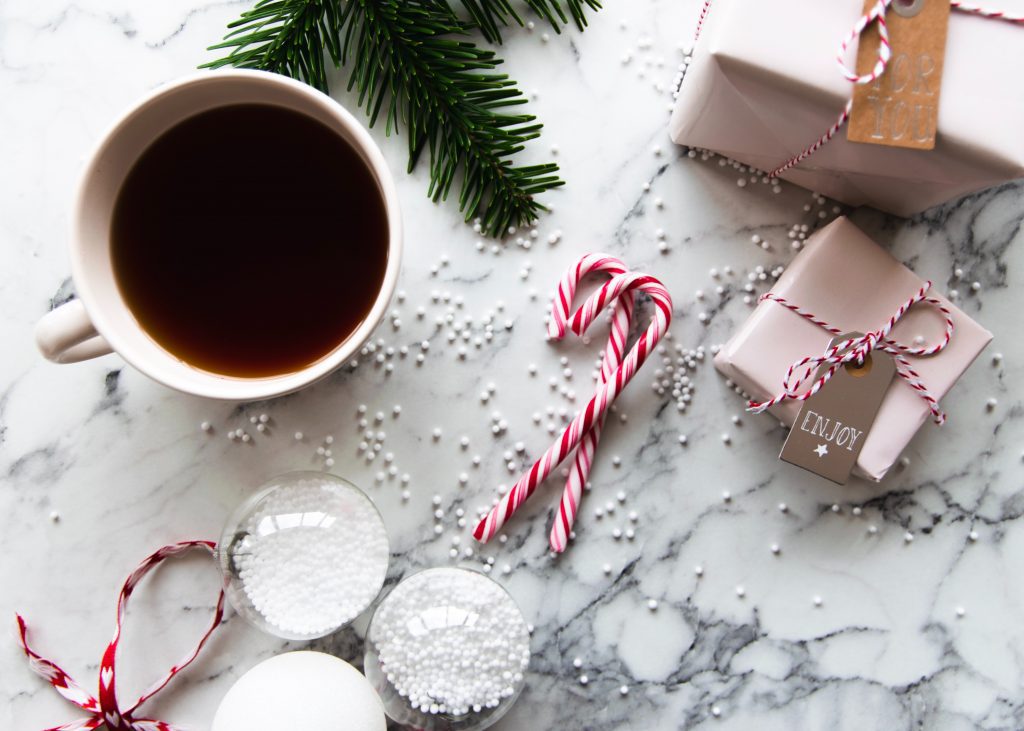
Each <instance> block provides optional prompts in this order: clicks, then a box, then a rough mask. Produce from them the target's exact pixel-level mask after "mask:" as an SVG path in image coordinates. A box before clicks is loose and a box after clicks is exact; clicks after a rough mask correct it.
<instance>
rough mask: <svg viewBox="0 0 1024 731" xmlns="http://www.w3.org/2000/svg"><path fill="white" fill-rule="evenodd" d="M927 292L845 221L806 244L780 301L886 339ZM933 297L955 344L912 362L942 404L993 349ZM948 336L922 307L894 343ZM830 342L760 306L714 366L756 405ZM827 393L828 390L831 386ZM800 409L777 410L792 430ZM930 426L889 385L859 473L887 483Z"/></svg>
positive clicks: (782, 282) (916, 406)
mask: <svg viewBox="0 0 1024 731" xmlns="http://www.w3.org/2000/svg"><path fill="white" fill-rule="evenodd" d="M922 284H923V282H922V280H921V279H919V278H918V277H917V276H916V275H915V274H914V273H913V272H911V271H910V270H909V269H907V268H906V267H905V266H903V265H902V264H901V263H900V262H898V261H896V259H894V258H893V257H892V256H891V255H890V254H889V253H888V252H887V251H885V250H883V249H882V248H880V247H879V246H878V245H877V244H876V243H875V242H874V241H872V240H871V239H870V238H868V237H867V236H866V235H865V234H864V232H862V231H861V230H860V229H859V228H857V227H856V226H854V225H853V224H852V223H850V221H849V220H848V219H846V218H838V219H836V220H835V221H833V222H832V223H831V224H829V225H828V226H826V227H825V228H823V229H822V230H820V231H818V232H817V233H816V234H814V236H812V237H811V238H810V239H808V240H807V243H806V246H805V248H804V250H803V251H802V252H800V254H798V255H797V257H796V258H795V259H794V260H793V263H792V264H790V266H789V268H788V269H787V270H786V272H785V273H784V274H783V275H782V276H781V277H780V278H779V281H778V282H776V284H775V286H774V287H773V288H772V292H773V293H774V294H776V295H778V296H780V297H784V298H785V299H786V300H788V301H789V302H790V303H791V304H793V305H796V306H797V307H800V308H801V309H803V310H805V311H809V312H812V313H814V315H815V316H817V317H818V318H819V319H821V320H824V321H825V322H827V323H829V324H830V325H833V326H835V327H837V328H839V329H841V330H843V331H844V332H845V331H859V332H862V333H867V332H870V331H874V330H877V329H879V328H880V327H881V326H882V325H883V324H884V323H885V322H886V321H887V320H888V319H889V318H890V317H891V316H892V315H893V313H895V312H896V310H897V309H898V308H899V306H900V305H901V304H903V303H904V302H906V301H907V300H908V299H909V298H910V297H911V296H912V295H913V294H914V293H915V292H916V291H917V290H918V289H919V288H920V287H921V286H922ZM929 294H930V295H931V296H933V297H936V298H937V299H939V300H940V301H941V302H942V303H943V305H945V306H946V307H948V308H949V311H950V313H951V317H952V320H953V323H954V331H953V337H952V339H951V340H950V343H949V345H948V346H946V348H945V349H944V350H942V351H941V352H940V353H938V354H937V355H933V356H929V357H919V358H913V357H912V358H910V359H909V360H910V363H911V365H912V366H913V368H914V369H915V370H916V371H917V372H918V374H919V375H920V377H921V381H923V382H924V384H925V385H926V386H927V388H928V390H929V391H930V392H931V394H932V395H933V396H934V397H935V398H937V399H939V400H940V401H941V399H942V397H943V396H945V394H946V393H947V392H948V391H949V389H950V388H952V387H953V384H954V383H956V382H957V379H959V378H960V376H961V375H962V374H963V372H964V371H965V370H967V368H968V366H970V365H971V363H972V362H973V361H974V359H975V358H976V357H977V356H978V354H979V353H980V352H981V351H982V350H983V349H984V348H985V346H986V345H988V343H989V341H991V340H992V333H990V332H989V331H988V330H986V329H985V328H983V327H982V326H981V325H979V324H978V323H976V322H975V321H974V320H972V319H971V318H970V317H968V316H967V315H965V314H964V313H963V312H962V311H961V310H960V309H959V308H957V307H956V306H955V305H953V304H951V303H950V302H949V301H948V300H947V299H946V298H945V297H943V296H942V295H941V294H939V293H937V292H935V291H929ZM944 334H945V319H944V318H943V316H942V314H941V313H940V312H939V311H938V310H937V309H936V308H935V307H932V306H929V305H928V304H927V303H923V302H922V303H920V304H918V305H915V306H914V307H913V308H911V310H910V311H909V312H907V313H906V314H905V315H904V316H903V317H902V319H900V321H899V322H898V323H897V325H896V327H895V328H894V329H893V331H892V333H891V335H890V337H891V339H893V340H895V341H897V342H899V343H903V344H905V345H913V344H914V339H915V338H916V337H918V336H922V337H923V338H924V340H925V343H927V344H929V345H930V344H934V343H938V342H940V341H941V340H942V338H943V336H944ZM831 340H832V335H831V334H830V333H829V332H828V331H826V330H825V329H824V328H822V327H819V326H818V325H815V324H813V323H812V322H810V321H808V320H806V319H804V318H803V317H801V316H800V315H798V314H796V313H794V312H791V311H790V310H788V309H786V308H785V307H783V306H782V305H780V304H779V303H777V302H773V301H770V300H765V301H762V302H761V303H760V304H759V305H758V306H757V308H756V309H755V310H754V312H753V314H752V315H751V316H750V318H749V319H748V320H747V321H746V322H745V323H744V324H743V325H742V326H741V327H740V329H739V331H738V332H736V334H735V335H733V337H732V339H731V340H729V342H728V343H727V344H726V345H725V346H724V347H723V348H722V349H721V350H720V351H719V353H718V355H716V356H715V368H717V369H718V370H719V372H721V373H722V374H723V375H725V376H726V377H727V378H730V379H731V380H732V381H734V382H735V383H736V384H737V385H739V386H740V387H741V388H742V389H743V390H745V391H746V392H747V393H749V394H750V395H751V397H752V398H753V399H755V400H758V401H763V400H767V399H768V398H770V397H772V396H774V395H775V394H777V393H778V392H779V391H781V390H782V379H783V377H784V376H785V374H786V370H787V369H788V368H789V367H790V365H791V364H792V363H793V362H795V361H797V360H799V359H800V358H803V357H805V356H817V355H820V354H821V353H822V352H824V351H825V349H826V348H827V347H828V345H829V342H830V341H831ZM826 388H827V386H826ZM800 406H801V403H800V402H797V401H792V400H791V401H784V402H782V403H781V404H778V405H777V406H775V407H774V408H772V409H771V413H773V414H775V416H776V417H778V418H779V419H780V420H782V421H783V422H785V423H786V424H788V425H792V424H793V421H794V420H795V419H796V416H797V413H798V412H799V411H800ZM929 416H930V413H929V409H928V405H927V403H925V401H924V400H923V399H922V398H921V397H920V396H919V395H918V394H917V393H915V392H914V390H913V389H911V387H910V386H909V385H908V384H907V382H906V381H905V380H903V379H902V378H899V377H896V378H894V379H893V381H892V384H890V386H889V389H888V391H887V392H886V394H885V398H884V400H883V401H882V406H881V409H880V410H879V412H878V416H877V417H876V419H875V423H874V425H873V426H872V428H871V430H870V431H869V432H868V435H867V437H866V438H865V442H864V448H863V451H862V452H861V453H860V456H859V458H858V459H857V464H856V467H855V468H854V473H855V474H857V475H859V476H861V477H866V478H868V479H871V480H874V481H876V482H877V481H879V480H881V479H882V478H883V477H885V473H886V472H888V470H889V468H890V467H891V466H892V465H893V463H894V462H895V461H896V459H897V458H898V457H899V455H900V453H901V452H902V451H903V449H904V448H905V447H906V446H907V443H908V442H910V440H911V438H912V437H913V436H914V434H915V433H916V432H917V430H918V428H920V426H921V424H922V423H924V421H925V419H928V418H929Z"/></svg>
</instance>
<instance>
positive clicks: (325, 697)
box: [211, 651, 387, 731]
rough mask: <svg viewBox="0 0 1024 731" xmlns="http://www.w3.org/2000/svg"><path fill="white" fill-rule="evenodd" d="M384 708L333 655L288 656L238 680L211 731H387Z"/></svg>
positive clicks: (366, 683)
mask: <svg viewBox="0 0 1024 731" xmlns="http://www.w3.org/2000/svg"><path fill="white" fill-rule="evenodd" d="M386 728H387V722H386V721H385V718H384V707H383V705H382V704H381V701H380V698H378V697H377V694H376V693H375V692H374V690H373V687H372V686H371V685H370V683H369V681H368V680H367V679H366V678H364V677H363V675H362V673H360V672H359V671H358V670H356V669H355V668H354V667H352V666H351V665H349V664H348V663H347V662H345V661H344V660H341V659H339V658H337V657H334V656H333V655H326V654H324V653H322V652H306V651H303V652H286V653H285V654H283V655H277V656H275V657H272V658H270V659H269V660H264V661H263V662H261V663H259V664H258V665H256V666H255V667H254V668H252V669H251V670H249V671H248V672H246V673H245V674H244V675H243V676H242V677H241V678H239V679H238V680H237V681H236V682H235V684H234V685H233V686H231V689H230V690H229V691H228V693H227V695H225V696H224V699H223V700H222V701H221V703H220V706H219V707H218V708H217V713H216V714H215V715H214V717H213V725H212V726H211V731H281V730H282V729H296V730H298V729H301V730H302V731H386Z"/></svg>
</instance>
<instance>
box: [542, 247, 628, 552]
mask: <svg viewBox="0 0 1024 731" xmlns="http://www.w3.org/2000/svg"><path fill="white" fill-rule="evenodd" d="M591 272H608V273H611V274H613V275H615V274H624V273H625V272H626V265H625V264H624V263H623V262H622V260H621V259H617V258H615V257H613V256H608V255H607V254H587V255H586V256H584V257H582V258H581V259H580V260H579V261H578V262H577V263H576V265H575V266H573V267H571V268H570V269H569V270H568V271H567V272H566V273H565V276H563V277H562V281H561V282H559V284H558V292H557V293H556V294H555V298H554V301H553V303H552V306H551V318H550V320H549V321H548V337H549V339H552V340H558V339H561V338H562V337H563V336H564V335H565V332H566V323H567V321H568V318H569V308H570V306H571V305H572V299H573V295H575V293H576V287H577V286H579V283H580V280H581V279H583V278H584V277H586V276H587V275H588V274H590V273H591ZM633 297H634V295H633V293H632V292H630V293H628V294H625V295H623V296H622V297H620V298H619V299H617V300H615V304H614V305H613V306H612V323H611V330H610V332H609V334H608V343H607V345H606V346H605V350H604V360H603V362H602V363H601V372H600V376H599V379H598V383H599V384H600V383H605V382H606V381H607V380H608V377H609V376H610V375H611V373H612V372H614V370H615V369H616V368H618V367H619V363H621V362H622V354H623V353H624V352H625V349H626V337H627V336H628V335H629V325H630V322H631V320H632V317H633ZM606 416H607V415H606V414H602V415H601V416H600V417H599V418H598V419H597V421H595V422H594V426H593V427H592V428H591V429H590V431H588V432H587V433H586V434H585V435H584V437H583V441H582V442H580V446H579V448H578V449H577V450H576V459H575V461H574V462H573V466H572V469H571V470H570V471H569V477H568V479H567V480H566V482H565V489H564V490H563V491H562V501H561V504H560V505H559V508H558V513H557V515H556V516H555V522H554V524H553V525H552V526H551V536H550V539H549V540H550V543H551V550H552V551H555V552H556V553H561V552H562V551H564V550H565V548H566V546H567V545H568V541H569V534H570V532H571V531H572V526H573V523H574V522H575V520H576V512H577V510H578V508H579V504H580V500H581V499H582V497H583V486H584V485H586V483H587V477H588V476H589V475H590V468H591V466H592V464H593V459H594V452H595V451H596V450H597V443H598V441H600V439H601V430H602V429H603V427H604V422H605V417H606Z"/></svg>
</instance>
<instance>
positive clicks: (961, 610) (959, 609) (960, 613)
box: [956, 607, 967, 618]
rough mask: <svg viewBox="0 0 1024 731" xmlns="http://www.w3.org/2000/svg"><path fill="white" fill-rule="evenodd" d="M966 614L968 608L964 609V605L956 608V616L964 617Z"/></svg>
mask: <svg viewBox="0 0 1024 731" xmlns="http://www.w3.org/2000/svg"><path fill="white" fill-rule="evenodd" d="M965 614H967V610H966V609H964V608H963V607H957V608H956V616H957V617H960V618H962V617H963V616H964V615H965Z"/></svg>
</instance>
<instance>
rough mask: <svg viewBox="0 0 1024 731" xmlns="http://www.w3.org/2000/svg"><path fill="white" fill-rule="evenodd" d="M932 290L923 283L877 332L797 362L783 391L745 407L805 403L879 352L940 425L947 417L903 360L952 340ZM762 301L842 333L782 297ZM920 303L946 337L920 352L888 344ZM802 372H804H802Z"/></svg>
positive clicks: (950, 324)
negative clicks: (847, 368)
mask: <svg viewBox="0 0 1024 731" xmlns="http://www.w3.org/2000/svg"><path fill="white" fill-rule="evenodd" d="M931 286H932V283H931V282H925V283H924V285H923V286H922V287H921V288H920V289H919V290H918V291H917V292H916V293H915V294H914V296H913V297H911V298H910V299H908V300H907V301H906V302H904V303H903V304H902V305H900V306H899V309H897V310H896V312H894V313H893V315H892V317H890V318H889V319H888V321H887V322H886V323H885V324H884V325H882V327H880V328H879V329H878V330H874V331H872V332H869V333H867V334H866V335H861V336H860V337H855V338H847V339H846V340H843V341H841V342H838V343H835V344H833V345H831V346H830V347H829V348H828V349H827V350H826V351H825V352H824V353H822V354H821V355H819V356H807V357H805V358H801V359H799V360H797V361H796V362H795V363H793V364H792V365H791V366H790V367H789V369H788V370H787V371H786V376H785V378H783V379H782V391H781V392H780V393H779V394H778V395H776V396H774V397H773V398H771V399H769V400H768V401H761V402H757V401H751V402H750V403H749V404H748V407H749V408H748V409H747V410H748V411H751V412H753V413H755V414H760V413H761V412H763V411H766V410H767V409H770V408H771V407H772V406H775V405H776V404H779V403H782V402H783V401H786V400H793V401H806V400H807V399H809V398H810V397H811V396H813V395H814V394H816V393H818V391H820V390H821V389H822V387H823V386H824V385H825V384H826V383H828V381H829V379H830V378H832V376H834V375H835V373H836V371H837V370H839V368H841V367H843V366H844V365H846V364H847V363H853V362H856V363H857V364H858V365H862V364H863V363H864V359H865V358H866V357H867V356H868V354H869V353H870V352H871V351H872V350H880V351H882V352H884V353H888V354H889V355H891V356H892V359H893V360H894V361H895V363H896V374H897V375H898V376H900V377H901V378H902V379H903V380H904V381H906V383H907V384H908V385H909V386H910V387H911V388H912V389H914V390H915V391H916V392H917V394H918V395H919V396H920V397H921V398H922V399H924V400H925V402H926V403H927V404H928V410H929V411H931V413H932V419H934V420H935V423H936V424H942V423H943V422H945V421H946V414H945V413H943V411H942V410H941V409H940V408H939V402H938V401H937V400H936V399H935V397H934V396H932V395H931V393H929V391H928V388H927V386H925V384H924V382H923V381H922V380H921V376H920V375H919V374H918V373H917V371H915V370H914V369H913V367H912V366H911V365H910V362H909V361H908V360H907V358H906V356H914V357H926V356H929V355H935V354H936V353H940V352H942V351H943V350H944V349H945V348H946V346H947V345H949V341H950V338H952V337H953V317H952V315H951V314H950V311H949V308H947V307H946V306H945V305H943V304H942V302H941V300H939V299H938V298H936V297H929V296H928V290H929V289H930V288H931ZM761 300H771V301H773V302H778V303H779V304H780V305H782V306H783V307H785V308H786V309H788V310H790V311H792V312H795V313H796V314H798V315H800V316H801V317H803V318H804V319H806V320H809V321H810V322H813V323H814V324H815V325H817V326H818V327H820V328H822V329H824V330H827V331H828V332H830V333H832V334H833V335H841V334H842V333H843V332H844V331H843V330H842V329H840V328H837V327H835V326H833V325H830V324H829V323H827V322H825V321H824V320H822V319H820V318H818V317H816V316H815V315H814V314H812V313H810V312H807V311H806V310H803V309H801V308H800V307H798V306H797V305H794V304H792V303H791V302H789V301H788V300H787V299H785V298H784V297H779V296H778V295H775V294H772V293H771V292H767V293H766V294H764V295H762V296H761ZM919 302H927V303H928V304H930V305H932V306H933V307H935V308H936V309H937V310H938V311H939V312H941V313H942V316H943V317H944V318H945V321H946V333H945V335H944V336H943V337H942V339H941V340H940V341H939V342H938V343H936V344H935V345H931V346H928V347H921V348H911V347H908V346H906V345H903V344H902V343H898V342H896V341H895V340H891V339H890V338H889V333H890V332H891V331H892V329H893V327H894V326H895V325H896V323H897V322H899V321H900V318H902V317H903V315H905V314H906V313H907V311H908V310H909V309H910V308H911V307H913V306H914V305H916V304H917V303H919ZM824 365H827V366H828V368H827V370H825V371H824V372H822V374H821V375H820V376H818V377H816V378H815V379H814V381H813V382H812V383H811V384H810V386H809V387H805V385H806V384H807V382H808V380H809V379H810V378H811V377H812V376H813V375H814V373H815V372H817V370H818V369H819V368H820V367H821V366H824ZM801 369H803V370H802V372H801Z"/></svg>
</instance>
